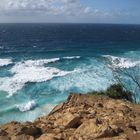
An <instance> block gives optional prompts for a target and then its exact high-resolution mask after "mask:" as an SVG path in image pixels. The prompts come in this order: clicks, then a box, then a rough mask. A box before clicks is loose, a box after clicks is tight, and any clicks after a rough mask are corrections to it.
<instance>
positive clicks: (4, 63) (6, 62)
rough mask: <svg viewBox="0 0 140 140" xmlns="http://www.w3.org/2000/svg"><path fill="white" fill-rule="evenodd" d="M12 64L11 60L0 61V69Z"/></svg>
mask: <svg viewBox="0 0 140 140" xmlns="http://www.w3.org/2000/svg"><path fill="white" fill-rule="evenodd" d="M12 63H13V62H12V60H11V59H0V67H3V66H7V65H9V64H12Z"/></svg>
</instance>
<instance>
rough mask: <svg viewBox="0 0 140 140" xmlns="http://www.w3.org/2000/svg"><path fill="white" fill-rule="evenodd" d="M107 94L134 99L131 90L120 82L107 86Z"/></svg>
mask: <svg viewBox="0 0 140 140" xmlns="http://www.w3.org/2000/svg"><path fill="white" fill-rule="evenodd" d="M105 95H107V96H109V97H111V98H114V99H126V100H129V101H132V94H131V92H128V91H125V90H124V89H123V87H122V86H121V85H120V84H114V85H111V86H110V87H109V88H107V90H106V92H105Z"/></svg>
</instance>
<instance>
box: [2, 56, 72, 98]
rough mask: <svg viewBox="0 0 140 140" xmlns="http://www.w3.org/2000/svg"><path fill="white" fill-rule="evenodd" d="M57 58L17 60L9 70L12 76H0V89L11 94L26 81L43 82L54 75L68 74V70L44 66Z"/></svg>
mask: <svg viewBox="0 0 140 140" xmlns="http://www.w3.org/2000/svg"><path fill="white" fill-rule="evenodd" d="M58 60H59V58H55V59H44V60H43V59H42V60H27V61H24V62H18V63H17V64H16V65H15V66H13V67H12V69H11V70H10V72H11V73H12V74H13V76H12V77H3V78H0V91H5V92H7V93H8V94H9V96H11V95H13V94H14V93H16V92H17V91H18V90H20V89H22V88H23V86H24V85H25V84H26V83H27V82H44V81H48V80H51V79H52V78H54V77H58V76H65V75H67V74H69V73H70V72H68V71H63V70H60V69H57V68H54V67H45V66H44V65H45V64H48V63H51V62H55V61H58Z"/></svg>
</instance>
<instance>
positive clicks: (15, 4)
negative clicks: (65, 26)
mask: <svg viewBox="0 0 140 140" xmlns="http://www.w3.org/2000/svg"><path fill="white" fill-rule="evenodd" d="M0 9H1V14H2V13H4V14H7V15H11V14H14V15H15V14H16V13H17V14H19V13H20V14H22V15H24V14H25V15H26V13H30V14H36V13H43V14H51V15H73V16H78V15H79V14H87V13H89V12H90V8H89V7H86V6H83V5H81V3H80V1H79V0H2V1H0Z"/></svg>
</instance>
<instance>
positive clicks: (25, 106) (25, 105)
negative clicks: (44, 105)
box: [16, 100, 37, 112]
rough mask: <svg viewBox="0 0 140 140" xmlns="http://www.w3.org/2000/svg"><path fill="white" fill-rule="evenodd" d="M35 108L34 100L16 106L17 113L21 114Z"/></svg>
mask: <svg viewBox="0 0 140 140" xmlns="http://www.w3.org/2000/svg"><path fill="white" fill-rule="evenodd" d="M36 106H37V104H36V102H35V101H34V100H32V101H29V102H27V103H23V104H20V105H16V108H18V109H19V111H21V112H26V111H29V110H32V109H34V108H35V107H36Z"/></svg>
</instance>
